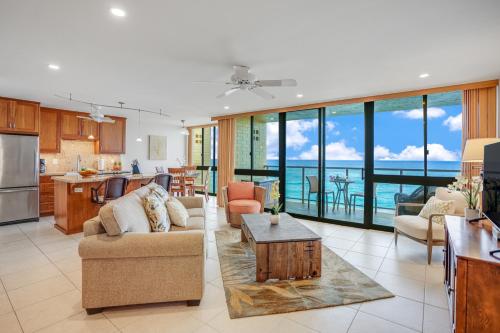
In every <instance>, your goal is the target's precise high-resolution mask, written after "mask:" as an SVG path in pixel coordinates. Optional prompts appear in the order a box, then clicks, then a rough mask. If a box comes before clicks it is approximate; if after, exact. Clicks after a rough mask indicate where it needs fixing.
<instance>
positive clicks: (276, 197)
mask: <svg viewBox="0 0 500 333" xmlns="http://www.w3.org/2000/svg"><path fill="white" fill-rule="evenodd" d="M271 199H272V200H273V206H272V207H271V217H270V219H271V224H278V223H279V222H280V215H279V213H280V210H281V207H282V204H280V182H279V180H278V181H275V182H274V183H273V185H272V187H271Z"/></svg>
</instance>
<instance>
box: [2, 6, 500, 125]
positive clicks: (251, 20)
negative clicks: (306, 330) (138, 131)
mask: <svg viewBox="0 0 500 333" xmlns="http://www.w3.org/2000/svg"><path fill="white" fill-rule="evenodd" d="M111 7H120V8H123V9H124V10H126V12H127V17H125V18H117V17H114V16H112V15H110V13H109V9H110V8H111ZM0 45H1V47H0V50H1V51H0V95H3V96H9V97H17V98H25V99H32V100H37V101H41V102H42V103H43V104H44V105H47V106H52V107H63V108H71V109H80V110H84V109H82V107H81V106H80V105H78V104H72V103H69V102H67V101H65V100H61V99H58V98H56V97H54V94H64V93H68V92H72V93H73V95H74V96H75V97H76V98H81V99H87V100H92V101H94V102H97V103H109V104H112V103H116V102H117V101H124V102H126V103H127V105H128V106H131V107H132V106H134V107H141V108H148V109H155V110H158V109H160V108H162V109H163V110H165V111H167V112H168V113H170V114H171V115H172V118H171V120H170V121H171V122H175V123H177V124H179V120H180V119H187V120H188V121H187V123H188V124H189V125H191V124H199V123H206V122H208V121H209V118H210V116H211V115H220V114H224V113H235V112H244V111H251V110H258V109H266V108H271V107H280V106H287V105H296V104H303V103H310V102H318V101H323V100H332V99H338V98H347V97H356V96H366V95H371V94H378V93H386V92H395V91H404V90H410V89H417V88H422V87H430V86H439V85H447V84H454V83H463V82H469V81H477V80H485V79H492V78H499V77H500V1H498V0H482V1H471V0H440V1H435V0H422V1H402V0H385V1H384V0H365V1H352V0H351V1H347V0H345V1H339V0H323V1H304V0H300V1H298V0H252V1H236V0H233V1H229V0H211V1H208V0H198V1H194V0H193V1H189V0H184V1H165V0H141V1H137V0H135V1H134V0H117V1H108V0H104V1H103V0H84V1H82V0H45V1H39V0H2V1H1V2H0ZM48 63H57V64H59V65H60V66H61V69H60V70H59V71H56V72H55V71H51V70H49V69H48V68H47V65H48ZM235 64H240V65H247V66H250V67H251V69H252V71H253V72H254V73H255V74H256V75H257V77H258V78H261V79H277V78H295V79H297V81H298V82H299V85H298V87H292V88H269V89H268V90H269V91H270V92H272V93H273V94H275V95H276V99H274V100H271V101H267V100H263V99H260V98H259V97H257V96H254V95H252V94H249V93H245V92H237V93H235V94H233V95H231V96H229V97H228V98H226V99H222V100H218V99H215V95H217V94H218V93H220V92H221V91H223V90H224V89H225V88H226V87H225V86H223V85H220V86H219V85H215V84H208V85H202V84H194V83H193V81H200V80H213V81H227V79H228V78H229V76H230V75H231V73H232V68H231V67H232V65H235ZM424 72H428V73H430V74H431V76H430V77H429V78H426V79H419V77H418V76H419V74H421V73H424ZM297 93H302V94H304V98H302V99H297V98H296V94H297ZM224 105H228V106H230V107H231V109H230V110H228V111H226V110H224V109H223V106H224ZM105 112H107V113H110V114H119V113H117V112H115V111H111V110H109V111H107V110H105Z"/></svg>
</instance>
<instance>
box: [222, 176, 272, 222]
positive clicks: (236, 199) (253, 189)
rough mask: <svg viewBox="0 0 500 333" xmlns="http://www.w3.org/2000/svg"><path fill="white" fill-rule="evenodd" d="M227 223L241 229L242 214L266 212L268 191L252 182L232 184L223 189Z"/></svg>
mask: <svg viewBox="0 0 500 333" xmlns="http://www.w3.org/2000/svg"><path fill="white" fill-rule="evenodd" d="M222 197H223V200H224V209H225V211H226V219H227V222H228V223H230V224H231V226H232V227H234V228H241V214H255V213H263V212H264V200H265V197H266V189H265V188H263V187H260V186H255V185H254V183H252V182H234V183H233V182H231V183H229V184H228V186H224V187H223V188H222Z"/></svg>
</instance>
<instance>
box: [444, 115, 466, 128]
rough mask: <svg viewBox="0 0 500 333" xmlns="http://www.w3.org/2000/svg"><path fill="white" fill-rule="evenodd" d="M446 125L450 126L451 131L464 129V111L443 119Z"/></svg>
mask: <svg viewBox="0 0 500 333" xmlns="http://www.w3.org/2000/svg"><path fill="white" fill-rule="evenodd" d="M443 125H444V126H448V129H449V130H450V131H451V132H455V131H460V130H462V113H460V114H457V115H456V116H449V117H448V118H446V120H445V121H443Z"/></svg>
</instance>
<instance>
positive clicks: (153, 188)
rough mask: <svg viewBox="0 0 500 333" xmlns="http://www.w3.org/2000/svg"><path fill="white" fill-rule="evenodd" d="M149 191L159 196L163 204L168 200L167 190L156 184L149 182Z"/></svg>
mask: <svg viewBox="0 0 500 333" xmlns="http://www.w3.org/2000/svg"><path fill="white" fill-rule="evenodd" d="M151 193H152V194H155V195H156V196H157V197H158V198H160V199H161V200H162V201H163V203H164V204H165V203H166V202H167V200H168V192H167V190H165V189H164V188H163V186H160V185H158V184H151Z"/></svg>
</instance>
